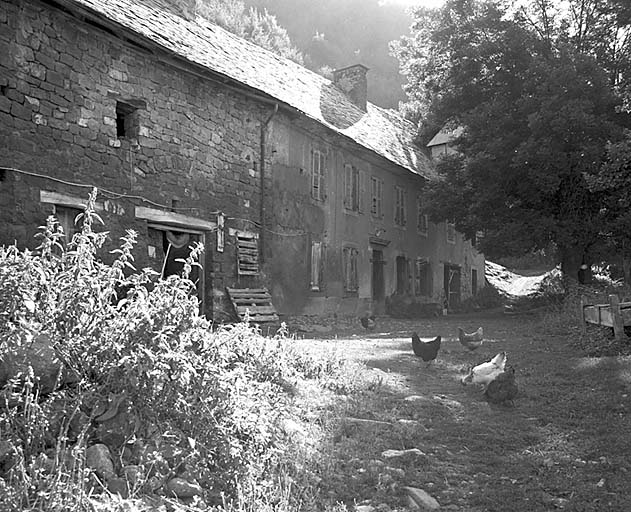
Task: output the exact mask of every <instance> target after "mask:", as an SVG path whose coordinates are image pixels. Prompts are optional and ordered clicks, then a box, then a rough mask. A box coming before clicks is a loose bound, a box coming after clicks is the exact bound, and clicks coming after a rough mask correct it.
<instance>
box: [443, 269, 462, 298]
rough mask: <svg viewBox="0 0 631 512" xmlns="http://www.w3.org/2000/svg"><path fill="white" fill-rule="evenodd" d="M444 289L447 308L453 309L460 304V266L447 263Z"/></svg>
mask: <svg viewBox="0 0 631 512" xmlns="http://www.w3.org/2000/svg"><path fill="white" fill-rule="evenodd" d="M444 290H445V299H446V301H447V308H448V309H453V308H455V307H458V306H459V305H460V267H459V266H458V265H450V264H448V263H445V274H444Z"/></svg>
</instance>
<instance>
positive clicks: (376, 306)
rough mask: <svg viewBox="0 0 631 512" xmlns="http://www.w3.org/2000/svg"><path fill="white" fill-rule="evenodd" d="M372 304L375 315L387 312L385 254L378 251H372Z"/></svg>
mask: <svg viewBox="0 0 631 512" xmlns="http://www.w3.org/2000/svg"><path fill="white" fill-rule="evenodd" d="M370 262H371V265H372V302H373V313H383V311H385V299H386V295H385V286H384V282H383V266H384V264H385V261H384V260H383V252H382V251H379V250H377V249H373V251H372V259H371V260H370Z"/></svg>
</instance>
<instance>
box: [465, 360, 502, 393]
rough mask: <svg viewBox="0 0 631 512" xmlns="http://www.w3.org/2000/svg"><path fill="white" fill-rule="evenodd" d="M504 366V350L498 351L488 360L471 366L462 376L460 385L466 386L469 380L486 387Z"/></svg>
mask: <svg viewBox="0 0 631 512" xmlns="http://www.w3.org/2000/svg"><path fill="white" fill-rule="evenodd" d="M505 367H506V352H500V353H499V354H497V355H496V356H495V357H494V358H493V359H491V360H490V361H487V362H486V363H482V364H479V365H477V366H474V367H473V368H471V369H470V370H469V373H468V374H467V375H466V376H465V377H463V378H462V380H461V382H462V385H463V386H466V385H467V384H468V383H469V382H471V383H473V384H482V385H483V386H484V388H485V389H486V387H487V386H488V385H489V383H490V382H491V381H493V379H495V377H497V376H498V375H499V374H500V373H502V372H503V371H504V368H505Z"/></svg>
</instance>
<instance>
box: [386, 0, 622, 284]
mask: <svg viewBox="0 0 631 512" xmlns="http://www.w3.org/2000/svg"><path fill="white" fill-rule="evenodd" d="M565 5H569V9H568V10H563V9H561V7H562V4H561V3H560V2H554V1H547V0H537V1H530V2H500V1H498V0H447V1H446V3H445V5H444V6H443V7H442V8H441V9H438V10H428V9H418V10H417V11H416V12H415V22H414V24H413V34H412V36H411V37H407V38H403V39H402V40H401V41H399V42H398V43H397V44H396V45H395V52H396V54H397V56H398V58H399V59H400V62H401V66H402V70H403V71H404V73H405V74H406V75H407V77H408V84H407V86H406V87H407V92H408V96H409V99H410V101H409V102H408V104H407V105H406V109H407V110H406V111H407V113H408V115H410V116H411V117H413V118H415V119H416V120H417V121H418V122H419V123H420V124H421V126H420V128H421V129H420V141H421V143H423V144H425V143H427V142H428V141H429V139H430V138H431V137H432V136H433V135H434V134H435V133H436V132H437V131H438V130H440V129H441V128H443V127H446V128H447V129H448V130H449V129H451V130H453V129H455V128H457V127H459V128H462V131H461V132H460V134H459V136H458V137H457V138H456V139H455V140H454V146H455V148H457V150H458V153H457V154H454V155H452V156H450V157H448V158H445V159H443V160H442V161H441V162H440V163H439V165H438V168H439V172H440V174H441V176H442V180H440V181H439V182H437V183H434V184H431V185H429V186H428V190H427V194H426V196H425V199H426V204H427V209H428V212H429V213H430V215H431V217H432V218H433V219H435V220H442V219H445V218H454V219H455V221H456V224H457V225H458V227H459V228H460V229H461V230H462V231H463V232H465V233H467V234H468V235H469V236H470V237H473V235H474V234H475V233H476V232H479V231H483V232H484V238H483V239H481V240H479V241H478V243H479V246H480V247H481V249H483V250H484V251H485V252H486V253H487V254H488V255H489V256H491V257H501V256H507V255H517V254H524V253H528V252H531V251H534V250H541V249H544V250H547V249H548V248H549V247H551V246H556V247H557V249H558V257H559V260H560V261H561V264H562V268H563V270H564V272H565V273H566V275H568V276H571V277H574V278H576V277H577V276H578V270H579V267H580V266H581V265H582V264H587V265H588V266H589V264H590V263H591V262H593V261H594V260H596V259H600V258H602V254H603V251H604V247H605V246H604V243H603V242H604V240H603V235H604V233H606V232H608V231H609V229H608V222H609V219H608V218H606V217H605V216H603V215H602V212H603V206H604V205H605V204H606V203H607V201H608V197H607V191H606V188H603V187H600V188H598V189H597V188H593V187H592V188H590V186H589V183H588V179H589V178H588V176H589V175H593V174H597V173H598V172H599V170H600V169H601V166H603V164H604V162H605V161H606V160H607V151H606V148H607V144H608V143H610V142H611V143H612V144H616V143H617V142H618V141H620V140H621V137H622V132H623V126H624V123H626V122H627V118H628V116H627V115H626V114H625V108H626V106H627V105H628V96H627V94H628V91H629V84H631V50H630V48H631V45H629V38H630V34H631V26H630V25H629V24H628V23H629V20H628V18H627V17H625V16H624V9H623V8H622V4H620V7H619V8H618V9H616V8H615V5H616V4H612V3H607V2H604V1H602V0H572V1H570V2H569V4H565Z"/></svg>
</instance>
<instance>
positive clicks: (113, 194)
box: [0, 166, 307, 236]
mask: <svg viewBox="0 0 631 512" xmlns="http://www.w3.org/2000/svg"><path fill="white" fill-rule="evenodd" d="M0 171H11V172H15V173H18V174H24V175H26V176H33V177H35V178H42V179H46V180H50V181H54V182H56V183H61V184H63V185H67V186H69V187H78V188H89V189H94V188H96V189H97V190H98V191H99V192H100V193H101V194H103V195H104V196H106V197H108V198H109V199H137V200H139V201H142V202H144V203H147V204H150V205H152V206H156V207H158V208H165V209H170V210H172V211H173V210H177V211H198V210H199V208H195V207H188V208H186V207H184V208H179V207H172V206H167V205H164V204H160V203H156V202H155V201H152V200H150V199H147V198H146V197H143V196H139V195H134V194H119V193H118V192H112V191H111V190H107V189H104V188H101V187H97V186H95V185H90V184H87V183H77V182H74V181H67V180H62V179H60V178H55V177H54V176H48V175H46V174H41V173H37V172H32V171H25V170H23V169H17V168H15V167H5V166H0ZM221 213H222V212H221V211H219V210H217V211H212V212H209V215H220V214H221ZM226 218H227V219H229V220H240V221H244V222H249V223H250V224H254V225H255V226H256V227H257V228H258V229H261V225H260V223H259V222H256V221H254V220H251V219H244V218H240V217H226ZM263 229H264V230H265V231H266V232H268V233H272V234H274V235H278V236H304V235H306V234H307V233H306V232H305V231H301V232H299V233H281V232H278V231H274V230H272V229H269V228H265V227H264V228H263ZM213 231H216V229H214V230H213Z"/></svg>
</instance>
